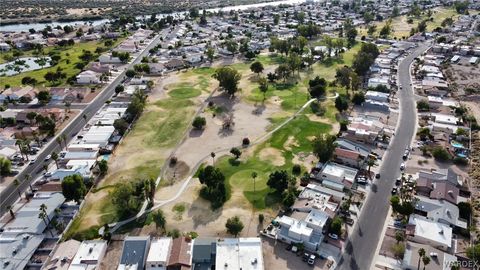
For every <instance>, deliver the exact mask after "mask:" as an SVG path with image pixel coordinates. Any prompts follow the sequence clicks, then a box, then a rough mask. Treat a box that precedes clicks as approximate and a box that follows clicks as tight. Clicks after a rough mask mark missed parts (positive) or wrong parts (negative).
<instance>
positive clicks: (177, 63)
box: [164, 59, 186, 70]
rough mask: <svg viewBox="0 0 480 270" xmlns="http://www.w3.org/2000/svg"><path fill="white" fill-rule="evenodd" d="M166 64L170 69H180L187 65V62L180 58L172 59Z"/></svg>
mask: <svg viewBox="0 0 480 270" xmlns="http://www.w3.org/2000/svg"><path fill="white" fill-rule="evenodd" d="M164 65H165V67H166V68H167V69H168V70H179V69H182V68H185V67H186V64H185V62H184V61H183V60H180V59H171V60H170V61H168V62H166V63H165V64H164Z"/></svg>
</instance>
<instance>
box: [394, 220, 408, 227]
mask: <svg viewBox="0 0 480 270" xmlns="http://www.w3.org/2000/svg"><path fill="white" fill-rule="evenodd" d="M393 226H395V227H398V228H403V227H405V225H404V224H403V222H402V221H400V220H395V221H394V222H393Z"/></svg>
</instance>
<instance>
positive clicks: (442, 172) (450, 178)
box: [417, 169, 463, 187]
mask: <svg viewBox="0 0 480 270" xmlns="http://www.w3.org/2000/svg"><path fill="white" fill-rule="evenodd" d="M422 178H424V179H429V180H432V182H449V183H451V184H453V185H455V186H457V187H459V186H462V185H463V178H462V177H461V176H460V175H458V174H457V173H455V172H454V171H453V170H452V169H431V170H430V171H425V170H422V171H419V172H418V173H417V179H418V180H420V179H422ZM418 180H417V181H418Z"/></svg>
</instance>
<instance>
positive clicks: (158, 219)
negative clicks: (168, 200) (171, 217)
mask: <svg viewBox="0 0 480 270" xmlns="http://www.w3.org/2000/svg"><path fill="white" fill-rule="evenodd" d="M152 218H153V222H155V227H156V228H157V230H158V229H161V230H162V232H163V231H165V226H166V225H167V219H166V218H165V215H164V214H163V211H162V209H158V210H157V211H154V212H153V213H152Z"/></svg>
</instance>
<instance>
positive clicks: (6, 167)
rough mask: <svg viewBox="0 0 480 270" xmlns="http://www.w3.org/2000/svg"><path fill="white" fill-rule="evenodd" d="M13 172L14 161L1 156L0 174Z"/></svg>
mask: <svg viewBox="0 0 480 270" xmlns="http://www.w3.org/2000/svg"><path fill="white" fill-rule="evenodd" d="M11 172H12V162H11V161H10V160H9V159H8V158H4V157H0V175H1V176H6V175H9V174H10V173H11Z"/></svg>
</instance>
